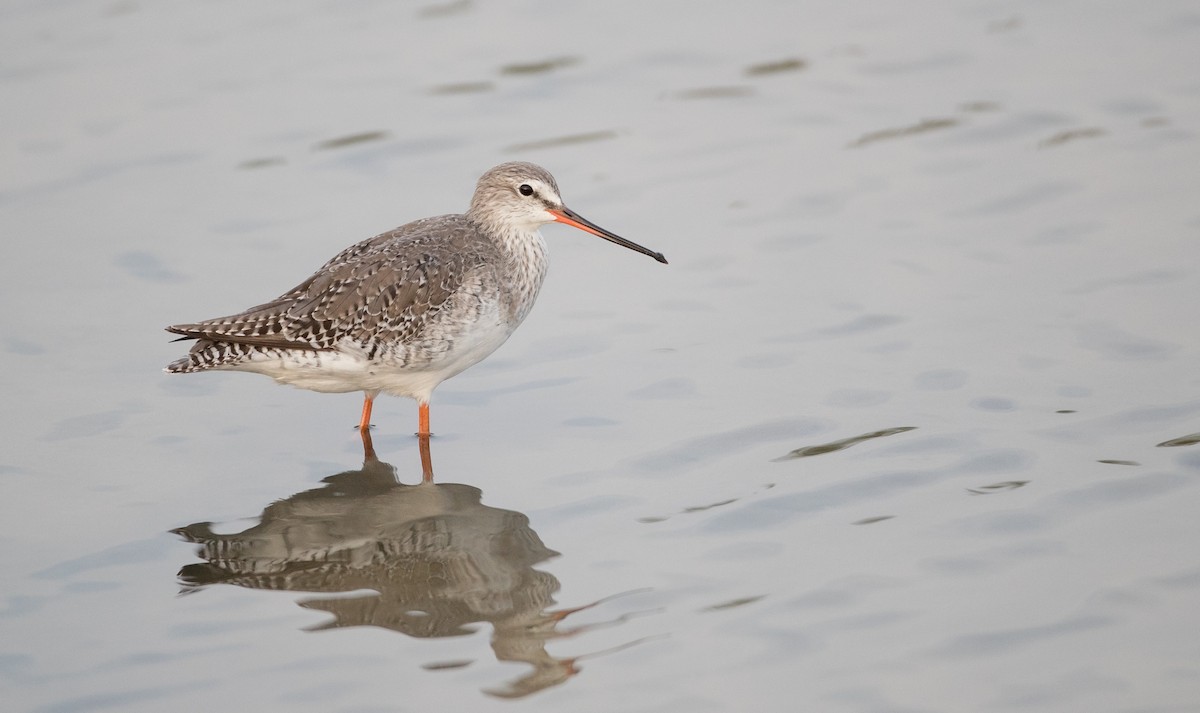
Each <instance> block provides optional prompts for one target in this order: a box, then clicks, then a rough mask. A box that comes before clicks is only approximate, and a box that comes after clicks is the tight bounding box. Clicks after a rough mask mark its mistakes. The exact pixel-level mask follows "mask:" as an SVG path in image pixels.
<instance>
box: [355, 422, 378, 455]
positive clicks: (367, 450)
mask: <svg viewBox="0 0 1200 713" xmlns="http://www.w3.org/2000/svg"><path fill="white" fill-rule="evenodd" d="M359 434H360V435H361V436H362V442H363V462H364V463H366V462H367V461H373V460H379V459H378V458H376V457H375V445H374V444H373V443H371V431H370V430H367V429H364V430H361V431H359Z"/></svg>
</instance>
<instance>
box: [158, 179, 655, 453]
mask: <svg viewBox="0 0 1200 713" xmlns="http://www.w3.org/2000/svg"><path fill="white" fill-rule="evenodd" d="M555 222H556V223H562V224H564V225H569V226H572V227H574V228H577V229H579V230H582V231H584V232H587V233H591V234H592V235H595V236H597V237H600V238H603V239H605V240H608V241H610V242H613V243H616V244H617V245H620V246H623V247H626V248H629V249H631V250H634V251H637V252H639V253H642V254H644V255H648V256H650V257H652V258H654V259H655V260H657V261H658V262H660V263H663V264H666V263H667V259H666V258H665V257H664V256H663V254H662V253H660V252H656V251H654V250H650V249H649V248H646V247H643V246H641V245H638V244H637V243H635V242H632V241H630V240H626V239H625V238H622V237H620V236H619V235H616V234H615V233H612V232H610V231H608V230H606V229H604V228H602V227H600V226H598V225H596V224H595V223H592V222H591V221H589V220H587V219H586V218H584V217H583V216H581V215H579V214H578V213H576V212H574V211H572V210H571V209H569V208H567V206H566V205H565V204H564V203H563V200H562V197H561V194H560V192H559V188H558V184H557V182H556V181H555V180H554V177H553V176H552V175H550V172H549V171H547V170H546V169H544V168H542V167H541V166H537V165H535V164H532V163H527V162H523V161H514V162H509V163H503V164H500V165H499V166H495V167H494V168H491V169H490V170H488V171H487V172H485V173H484V174H483V175H482V176H481V177H480V178H479V181H478V183H477V184H476V187H475V193H474V195H473V196H472V198H471V202H470V205H469V207H468V208H467V212H465V213H462V214H454V215H442V216H437V217H432V218H424V219H421V220H416V221H413V222H411V223H407V224H405V225H402V226H400V227H398V228H395V229H394V230H390V231H388V232H385V233H381V234H379V235H376V236H375V237H373V238H368V239H366V240H363V241H361V242H359V243H356V244H354V245H351V246H350V247H348V248H346V249H344V250H342V251H341V252H339V253H338V254H337V255H335V256H334V257H333V258H332V259H330V260H329V261H328V262H326V263H325V264H324V265H322V266H321V267H320V268H319V269H318V270H317V271H316V272H314V273H313V274H312V276H310V277H309V278H308V279H306V280H304V281H303V282H301V283H300V284H298V285H296V286H295V287H293V288H292V289H290V290H288V291H287V292H284V293H283V294H282V295H280V296H279V297H276V298H275V299H273V300H271V301H269V302H264V303H263V304H260V305H258V306H255V307H251V308H249V309H247V310H244V311H242V312H238V313H237V314H232V315H229V316H227V317H217V318H215V319H207V320H204V321H200V322H194V323H190V324H175V325H172V326H169V327H167V328H166V329H167V331H168V332H171V333H173V334H178V335H182V336H180V337H179V338H178V339H176V340H175V341H186V340H194V344H192V346H191V349H190V351H189V352H188V353H187V355H186V356H184V357H182V358H180V359H177V360H175V361H173V362H171V363H170V364H169V365H167V367H166V368H165V371H166V372H168V373H172V374H190V373H193V372H199V371H214V370H222V371H246V372H252V373H257V374H264V375H266V376H269V377H271V378H272V379H274V380H275V381H276V382H278V383H281V384H289V385H292V386H296V387H299V388H302V389H308V390H311V391H317V392H325V393H346V392H353V391H362V392H363V407H362V415H361V418H360V419H359V425H358V428H359V431H360V432H361V433H362V434H364V436H365V435H367V434H368V433H369V429H370V426H371V410H372V406H373V404H374V401H375V398H376V397H377V396H378V395H379V394H380V393H386V394H391V395H394V396H400V397H408V398H412V399H415V400H416V401H417V404H418V429H417V434H418V435H419V436H423V437H426V438H427V437H428V436H429V434H430V428H429V401H430V398H431V396H432V394H433V390H434V389H435V388H437V386H438V385H439V384H441V383H442V382H443V381H445V380H446V379H449V378H450V377H452V376H455V375H457V374H460V373H462V372H463V371H464V370H466V369H467V368H469V367H471V366H473V365H474V364H477V363H478V362H480V361H481V360H483V359H484V358H485V357H487V356H488V355H489V354H491V353H492V352H494V351H495V350H496V349H497V348H499V347H500V345H501V344H503V343H504V342H505V341H506V340H507V339H508V337H509V336H510V335H511V334H512V333H513V331H514V330H515V329H516V328H517V326H519V325H520V324H521V322H522V321H523V320H524V319H525V317H526V316H527V315H528V314H529V311H530V309H531V308H532V307H533V304H534V301H535V300H536V299H537V295H538V291H539V290H540V289H541V286H542V282H543V281H544V280H545V278H546V270H547V267H548V255H547V248H546V243H545V241H544V240H543V238H542V235H541V232H540V230H539V229H540V228H541V227H542V226H543V225H546V224H549V223H555ZM364 442H365V441H364Z"/></svg>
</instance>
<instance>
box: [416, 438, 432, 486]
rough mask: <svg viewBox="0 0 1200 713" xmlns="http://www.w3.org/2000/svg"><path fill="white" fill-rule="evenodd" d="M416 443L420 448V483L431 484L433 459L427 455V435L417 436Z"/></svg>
mask: <svg viewBox="0 0 1200 713" xmlns="http://www.w3.org/2000/svg"><path fill="white" fill-rule="evenodd" d="M417 442H418V444H419V445H420V447H421V482H422V483H432V482H433V458H432V457H430V455H429V434H428V433H426V434H417Z"/></svg>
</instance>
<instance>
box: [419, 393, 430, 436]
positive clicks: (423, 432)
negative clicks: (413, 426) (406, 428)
mask: <svg viewBox="0 0 1200 713" xmlns="http://www.w3.org/2000/svg"><path fill="white" fill-rule="evenodd" d="M417 435H418V436H428V435H429V402H428V401H422V402H420V404H419V405H418V406H417Z"/></svg>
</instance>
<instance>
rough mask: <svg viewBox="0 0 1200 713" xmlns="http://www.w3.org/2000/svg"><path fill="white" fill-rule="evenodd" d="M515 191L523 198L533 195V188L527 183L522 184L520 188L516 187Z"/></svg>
mask: <svg viewBox="0 0 1200 713" xmlns="http://www.w3.org/2000/svg"><path fill="white" fill-rule="evenodd" d="M517 191H519V192H520V194H521V195H523V196H532V195H533V186H531V185H529V184H528V183H522V184H521V185H520V186H518V187H517Z"/></svg>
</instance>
